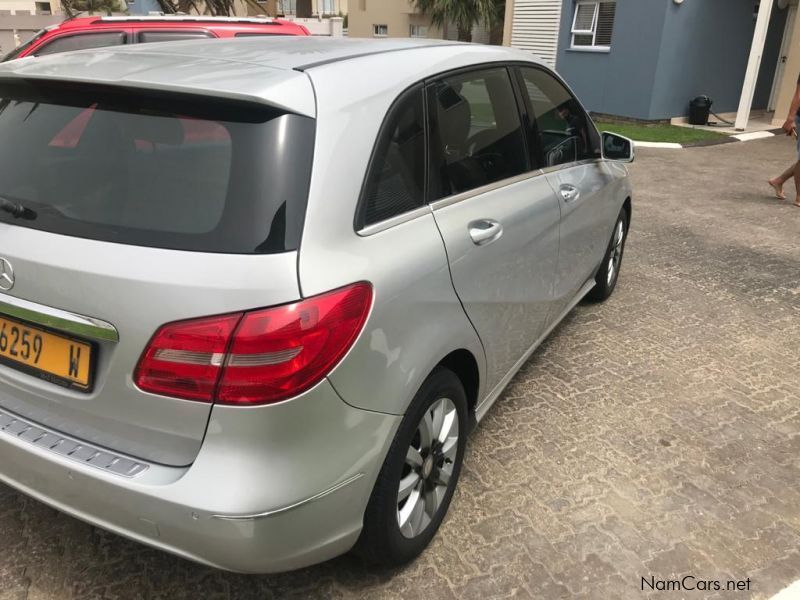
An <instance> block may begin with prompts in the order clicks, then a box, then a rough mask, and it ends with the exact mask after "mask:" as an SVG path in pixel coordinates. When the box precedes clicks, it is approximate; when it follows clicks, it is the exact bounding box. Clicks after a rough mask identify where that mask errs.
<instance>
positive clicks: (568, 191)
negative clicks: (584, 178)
mask: <svg viewBox="0 0 800 600" xmlns="http://www.w3.org/2000/svg"><path fill="white" fill-rule="evenodd" d="M558 191H559V193H560V194H561V197H562V198H563V199H564V202H574V201H575V200H577V199H578V198H579V197H580V195H581V191H580V190H579V189H578V188H576V187H575V186H574V185H569V184H568V183H565V184H563V185H562V186H561V187H560V188H558Z"/></svg>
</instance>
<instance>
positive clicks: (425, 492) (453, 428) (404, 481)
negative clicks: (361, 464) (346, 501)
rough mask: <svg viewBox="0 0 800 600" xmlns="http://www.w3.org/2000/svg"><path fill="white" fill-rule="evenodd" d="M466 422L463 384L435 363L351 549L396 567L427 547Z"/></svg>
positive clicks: (449, 492) (446, 498)
mask: <svg viewBox="0 0 800 600" xmlns="http://www.w3.org/2000/svg"><path fill="white" fill-rule="evenodd" d="M468 426H469V419H468V414H467V397H466V393H465V392H464V386H463V385H462V384H461V381H460V380H459V378H458V377H457V376H456V375H455V374H454V373H453V372H452V371H450V370H448V369H445V368H442V367H437V368H436V369H435V370H434V371H433V372H432V373H431V374H430V375H429V376H428V378H427V379H426V380H425V381H424V382H423V384H422V386H421V387H420V389H419V391H418V392H417V394H416V396H415V397H414V399H413V400H412V402H411V405H410V406H409V408H408V411H407V412H406V415H405V417H403V420H402V422H401V423H400V427H399V428H398V430H397V433H396V434H395V437H394V440H393V441H392V445H391V447H390V449H389V452H388V454H387V456H386V460H385V461H384V464H383V467H382V468H381V471H380V474H379V475H378V479H377V481H376V483H375V487H374V488H373V491H372V496H371V497H370V500H369V503H368V504H367V509H366V511H365V513H364V527H363V529H362V531H361V536H360V537H359V540H358V542H357V543H356V546H355V548H354V551H355V553H356V554H357V555H359V556H360V557H361V558H362V559H363V560H365V561H366V562H369V563H373V564H380V565H383V566H399V565H402V564H405V563H407V562H409V561H411V560H413V559H414V558H416V557H417V556H419V554H420V553H422V551H423V550H424V549H425V548H426V547H427V545H428V544H429V543H430V541H431V539H433V536H434V535H435V534H436V531H437V530H438V529H439V525H440V524H441V522H442V520H443V519H444V516H445V514H447V509H448V507H449V506H450V500H451V499H452V497H453V491H454V490H455V487H456V484H457V483H458V476H459V474H460V473H461V464H462V462H463V460H464V451H465V449H466V436H467V431H468ZM428 437H430V438H432V440H431V441H430V442H429V441H428V440H427V439H426V438H428ZM442 438H444V439H442ZM445 481H446V484H443V482H445ZM412 502H413V504H412Z"/></svg>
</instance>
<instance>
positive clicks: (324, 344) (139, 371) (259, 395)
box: [134, 283, 372, 405]
mask: <svg viewBox="0 0 800 600" xmlns="http://www.w3.org/2000/svg"><path fill="white" fill-rule="evenodd" d="M371 304H372V286H370V285H369V284H368V283H356V284H353V285H351V286H348V287H345V288H341V289H338V290H334V291H333V292H328V293H326V294H322V295H320V296H315V297H313V298H308V299H306V300H301V301H300V302H295V303H294V304H287V305H285V306H277V307H274V308H266V309H263V310H257V311H252V312H246V313H234V314H229V315H222V316H219V317H209V318H203V319H197V320H192V321H183V322H178V323H170V324H168V325H164V326H163V327H161V329H159V330H158V332H156V335H155V336H153V339H152V341H151V342H150V344H149V346H148V347H147V349H146V350H145V352H144V354H143V355H142V358H141V359H140V360H139V365H138V366H137V367H136V372H135V374H134V381H135V382H136V385H137V386H139V388H141V389H142V390H144V391H146V392H153V393H155V394H161V395H164V396H174V397H177V398H186V399H190V400H205V401H214V400H215V401H217V402H220V403H224V404H239V405H252V404H266V403H269V402H278V401H280V400H285V399H287V398H291V397H292V396H295V395H297V394H299V393H301V392H303V391H305V390H307V389H309V388H310V387H312V386H313V385H315V384H316V383H317V382H318V381H320V380H321V379H322V378H323V377H325V376H326V375H327V374H328V373H329V372H330V370H331V369H332V368H333V367H334V366H335V365H336V364H337V363H338V362H339V361H340V360H341V358H342V357H343V356H344V355H345V353H346V352H347V351H348V350H349V349H350V347H351V346H352V345H353V342H354V341H355V340H356V338H357V337H358V334H359V333H360V332H361V329H362V327H363V326H364V322H365V321H366V319H367V314H368V313H369V309H370V306H371Z"/></svg>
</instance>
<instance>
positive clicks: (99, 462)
mask: <svg viewBox="0 0 800 600" xmlns="http://www.w3.org/2000/svg"><path fill="white" fill-rule="evenodd" d="M4 435H7V436H10V437H12V438H17V439H19V440H23V441H26V442H28V443H29V444H31V445H33V446H36V447H37V448H41V449H43V450H49V451H50V452H52V453H53V454H58V455H59V456H63V457H64V458H68V459H70V460H74V461H75V462H78V463H81V464H83V465H88V466H90V467H94V468H95V469H100V470H101V471H105V472H106V473H110V474H113V475H118V476H120V477H126V478H131V477H136V476H137V475H140V474H142V473H144V472H145V471H146V470H147V469H148V468H149V465H146V464H144V463H141V462H137V461H135V460H133V459H130V458H126V457H124V456H119V455H117V454H114V453H112V452H109V451H108V450H102V449H100V448H97V447H95V446H92V445H91V444H87V443H85V442H79V441H78V440H75V439H73V438H70V437H68V436H65V435H62V434H60V433H58V432H55V431H53V430H51V429H46V428H44V427H41V426H40V425H34V424H33V423H31V422H29V421H26V420H25V419H23V418H21V417H18V416H16V415H14V414H12V413H9V412H6V411H5V410H2V409H0V439H2V437H3V436H4Z"/></svg>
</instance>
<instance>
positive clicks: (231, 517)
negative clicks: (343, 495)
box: [211, 473, 364, 521]
mask: <svg viewBox="0 0 800 600" xmlns="http://www.w3.org/2000/svg"><path fill="white" fill-rule="evenodd" d="M363 476H364V473H356V474H355V475H353V476H352V477H348V478H347V479H345V480H344V481H341V482H339V483H337V484H336V485H334V486H332V487H329V488H328V489H327V490H325V491H323V492H320V493H319V494H315V495H313V496H311V497H310V498H306V499H305V500H300V501H299V502H295V503H294V504H290V505H289V506H283V507H281V508H275V509H273V510H268V511H265V512H261V513H255V514H251V515H211V517H212V518H213V519H222V520H224V521H252V520H254V519H266V518H268V517H274V516H276V515H280V514H283V513H285V512H289V511H290V510H294V509H295V508H300V507H301V506H305V505H306V504H310V503H311V502H314V501H316V500H319V499H321V498H324V497H325V496H329V495H330V494H332V493H334V492H335V491H337V490H340V489H342V488H343V487H345V486H348V485H350V484H351V483H353V482H354V481H357V480H359V479H361V478H362V477H363Z"/></svg>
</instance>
